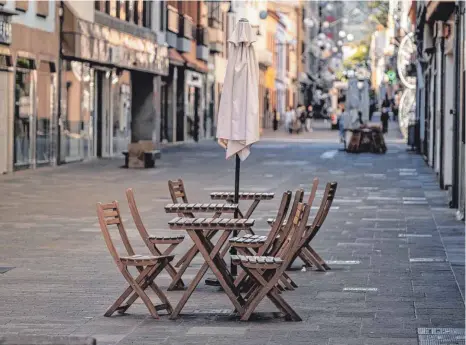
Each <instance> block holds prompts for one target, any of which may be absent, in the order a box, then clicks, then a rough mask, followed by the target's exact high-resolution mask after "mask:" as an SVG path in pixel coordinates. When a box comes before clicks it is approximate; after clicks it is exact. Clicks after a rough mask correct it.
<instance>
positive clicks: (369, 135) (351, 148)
mask: <svg viewBox="0 0 466 345" xmlns="http://www.w3.org/2000/svg"><path fill="white" fill-rule="evenodd" d="M351 132H352V133H351V139H350V143H349V145H348V147H347V149H346V151H347V152H351V153H361V152H372V153H385V152H386V151H387V147H386V145H385V140H384V137H383V133H382V131H381V130H380V128H378V127H364V128H360V129H354V130H352V131H351Z"/></svg>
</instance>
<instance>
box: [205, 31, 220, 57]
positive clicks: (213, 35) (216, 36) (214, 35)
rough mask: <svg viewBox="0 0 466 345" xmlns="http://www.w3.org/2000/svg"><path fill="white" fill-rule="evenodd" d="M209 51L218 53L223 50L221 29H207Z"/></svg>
mask: <svg viewBox="0 0 466 345" xmlns="http://www.w3.org/2000/svg"><path fill="white" fill-rule="evenodd" d="M208 33H209V42H210V52H211V53H212V54H220V53H222V52H223V31H221V30H220V29H216V28H213V27H210V28H209V30H208Z"/></svg>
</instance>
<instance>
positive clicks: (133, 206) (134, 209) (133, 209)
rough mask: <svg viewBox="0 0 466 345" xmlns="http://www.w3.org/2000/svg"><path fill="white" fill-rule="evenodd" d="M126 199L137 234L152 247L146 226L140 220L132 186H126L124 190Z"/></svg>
mask: <svg viewBox="0 0 466 345" xmlns="http://www.w3.org/2000/svg"><path fill="white" fill-rule="evenodd" d="M126 199H127V200H128V206H129V210H130V212H131V216H132V217H133V221H134V224H135V225H136V229H138V232H139V235H141V237H142V240H143V241H144V243H145V244H146V245H147V246H148V247H149V249H152V245H151V244H150V242H149V233H148V232H147V230H146V227H145V226H144V223H143V222H142V218H141V215H140V214H139V210H138V207H137V205H136V199H135V198H134V192H133V189H132V188H128V189H127V190H126Z"/></svg>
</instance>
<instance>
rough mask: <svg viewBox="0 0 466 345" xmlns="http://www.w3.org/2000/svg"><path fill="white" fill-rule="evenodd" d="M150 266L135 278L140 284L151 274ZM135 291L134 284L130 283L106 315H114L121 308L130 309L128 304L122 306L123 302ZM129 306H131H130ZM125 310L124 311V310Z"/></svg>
mask: <svg viewBox="0 0 466 345" xmlns="http://www.w3.org/2000/svg"><path fill="white" fill-rule="evenodd" d="M149 272H150V268H148V267H146V269H144V270H141V273H139V276H138V277H137V278H136V279H135V281H136V283H137V284H140V283H141V281H142V280H143V279H144V278H145V277H146V276H147V275H148V274H149ZM133 291H134V289H133V287H132V285H131V284H130V285H129V286H128V287H127V288H126V290H125V291H124V292H123V293H122V294H121V295H120V297H118V298H117V300H116V301H115V302H114V303H113V304H112V305H111V306H110V307H109V308H108V309H107V311H106V312H105V314H104V316H107V317H109V316H112V315H113V313H114V312H115V311H117V310H118V311H119V312H121V310H126V309H128V308H127V307H126V306H124V307H121V305H122V304H123V302H124V301H125V300H126V299H127V298H128V297H129V295H130V294H131V293H132V292H133ZM128 307H129V306H128ZM123 312H124V311H123Z"/></svg>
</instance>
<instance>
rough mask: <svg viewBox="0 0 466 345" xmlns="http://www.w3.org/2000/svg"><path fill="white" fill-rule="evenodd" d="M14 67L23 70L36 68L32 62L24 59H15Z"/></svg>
mask: <svg viewBox="0 0 466 345" xmlns="http://www.w3.org/2000/svg"><path fill="white" fill-rule="evenodd" d="M16 67H19V68H25V69H35V68H36V67H35V63H34V60H31V59H28V58H24V57H18V58H17V59H16Z"/></svg>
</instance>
